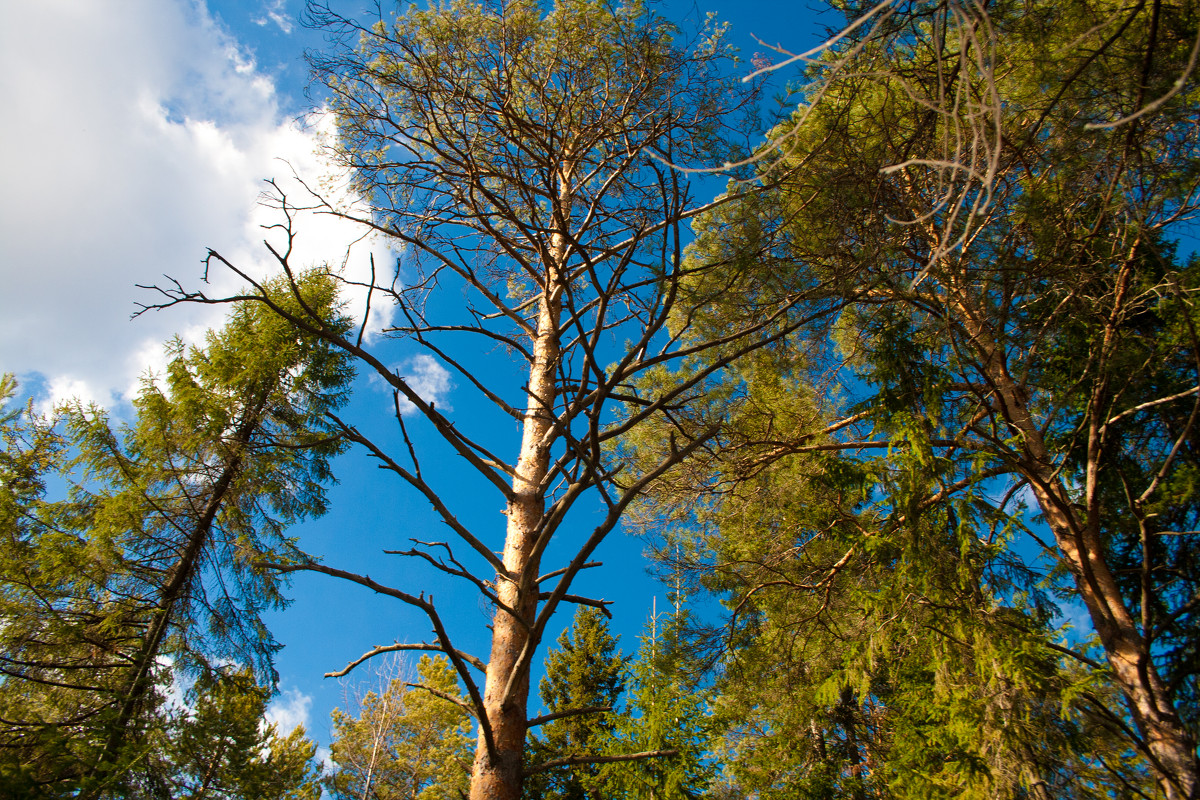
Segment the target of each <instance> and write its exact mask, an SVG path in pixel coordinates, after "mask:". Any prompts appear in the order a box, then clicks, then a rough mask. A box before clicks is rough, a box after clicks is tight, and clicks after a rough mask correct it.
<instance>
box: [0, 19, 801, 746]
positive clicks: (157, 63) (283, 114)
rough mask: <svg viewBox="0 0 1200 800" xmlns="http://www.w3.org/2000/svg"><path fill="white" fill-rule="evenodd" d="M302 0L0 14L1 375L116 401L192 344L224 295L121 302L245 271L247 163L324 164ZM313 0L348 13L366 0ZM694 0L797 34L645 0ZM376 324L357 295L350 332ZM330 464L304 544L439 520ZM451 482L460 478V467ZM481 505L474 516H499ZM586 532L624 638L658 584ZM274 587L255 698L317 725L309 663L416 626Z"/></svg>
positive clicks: (796, 43) (48, 394) (421, 383)
mask: <svg viewBox="0 0 1200 800" xmlns="http://www.w3.org/2000/svg"><path fill="white" fill-rule="evenodd" d="M302 5H303V4H302V3H301V2H299V0H261V1H260V2H251V3H236V2H224V1H214V2H210V3H207V4H206V3H203V2H187V1H186V0H179V2H175V1H172V2H161V1H160V0H143V1H141V2H119V3H118V2H111V3H87V4H83V3H71V2H61V3H57V2H46V3H37V4H22V5H21V6H20V7H19V8H15V9H12V10H10V11H9V23H10V24H7V25H5V26H4V30H3V31H2V32H0V59H2V60H3V70H2V71H0V75H2V77H0V96H2V97H3V100H4V104H5V107H6V108H7V109H8V111H9V119H10V120H12V124H10V125H7V126H5V129H4V131H3V133H0V136H2V137H3V145H4V147H3V152H4V154H5V155H4V156H3V158H4V169H5V174H6V176H7V183H8V187H9V191H8V192H6V194H5V199H4V201H3V202H4V208H3V212H2V213H0V243H2V244H0V248H2V250H0V276H2V279H3V291H0V320H3V322H2V323H0V324H3V325H4V326H5V327H4V330H3V332H2V335H0V369H3V370H6V371H13V372H16V373H17V374H18V375H19V376H20V377H21V378H22V380H23V382H24V388H25V389H26V390H27V391H29V392H31V393H32V394H33V396H34V398H35V401H36V402H38V403H40V404H43V405H46V404H49V403H50V402H52V401H55V400H61V399H64V398H67V397H72V396H73V397H79V398H80V399H82V400H84V401H94V402H98V403H100V404H102V405H105V406H107V407H109V408H110V409H111V410H112V412H113V414H114V415H116V416H117V417H118V418H119V417H121V416H122V415H123V414H128V413H129V409H130V407H129V402H130V400H131V399H132V398H133V397H134V396H135V394H136V387H137V381H138V379H139V377H140V376H141V375H142V374H144V372H145V371H146V370H147V369H157V370H161V369H162V368H163V367H164V365H165V362H164V361H163V356H162V348H161V343H162V342H163V341H164V340H165V339H167V338H168V337H169V336H170V335H172V334H176V333H177V334H179V335H181V336H182V337H183V338H184V340H185V341H193V342H194V341H198V340H199V338H200V336H201V334H202V332H203V331H204V330H206V329H207V328H208V327H210V326H212V325H213V324H215V323H216V322H217V321H219V319H220V316H221V313H222V311H221V309H219V308H215V309H214V308H205V307H189V308H181V309H176V310H174V311H172V312H170V313H158V314H146V315H143V316H142V317H140V318H139V319H138V320H136V321H134V322H130V321H129V315H130V312H131V311H132V310H133V309H134V303H135V301H138V300H146V299H147V298H146V296H145V293H144V292H140V291H139V290H137V289H135V288H134V285H135V284H152V283H154V282H156V280H159V276H160V275H161V274H163V273H169V274H171V275H173V276H175V277H178V278H180V279H181V280H185V281H188V280H191V281H195V280H196V279H198V278H199V276H200V274H201V271H202V266H201V264H200V260H201V259H202V257H203V255H204V253H205V252H206V248H207V247H209V246H212V247H214V248H217V249H219V250H220V251H221V252H222V254H224V255H226V256H227V257H229V258H230V259H231V260H233V261H235V262H236V263H238V264H240V265H242V266H246V267H248V268H249V269H251V270H252V271H257V272H255V273H254V274H265V272H266V270H267V269H268V268H269V266H270V264H269V261H268V259H269V255H268V254H267V253H266V251H265V250H263V248H262V247H261V244H260V242H261V239H262V238H263V235H264V232H263V230H262V229H261V227H260V226H261V225H263V224H270V223H272V222H274V221H275V219H274V218H273V217H272V216H271V212H270V211H268V210H266V209H263V208H262V207H260V206H258V205H257V204H256V203H257V200H258V197H259V194H260V193H261V192H262V191H263V189H264V185H263V183H262V181H263V179H266V178H275V179H277V180H278V182H279V184H280V186H281V187H283V188H284V189H285V190H289V189H294V188H295V187H294V184H289V181H290V180H292V179H293V176H294V175H298V176H301V177H303V178H305V179H308V180H316V179H319V177H320V176H321V175H322V174H323V173H324V172H325V171H327V166H326V165H325V164H323V163H322V162H321V161H320V159H319V158H318V156H317V155H316V149H317V141H318V137H319V136H320V135H321V134H322V133H325V134H328V133H329V130H330V129H329V123H328V121H327V120H325V121H321V120H318V121H317V122H316V123H315V124H313V125H309V126H307V127H305V126H299V125H297V124H296V122H295V120H296V118H297V117H298V116H299V115H302V114H304V113H305V112H306V111H308V110H309V109H310V107H311V105H312V103H313V102H318V103H319V102H322V97H321V95H320V94H319V93H317V94H314V95H313V96H312V97H311V98H309V97H306V96H305V89H306V87H307V83H308V66H307V64H306V63H305V62H304V60H303V57H302V56H303V51H304V49H305V48H318V49H319V48H322V47H324V46H325V42H324V41H323V40H322V36H321V35H320V34H319V33H317V32H314V31H311V30H308V29H306V28H304V27H303V26H301V25H300V24H299V22H298V18H299V16H300V13H301V11H302V10H303V8H302ZM333 5H334V7H335V8H336V9H337V10H339V11H340V12H342V13H345V14H347V15H349V16H353V15H356V14H358V13H359V12H360V11H363V10H364V9H362V8H359V5H365V4H355V3H349V2H345V3H335V4H333ZM710 10H711V11H715V12H717V13H718V15H719V18H720V19H722V20H727V21H729V22H730V23H731V29H730V32H729V37H728V38H729V41H730V42H732V43H734V44H736V45H737V46H739V47H740V48H741V49H742V52H743V56H744V57H746V58H747V60H749V57H750V56H751V55H752V54H753V53H755V52H757V51H763V50H765V48H764V47H762V45H760V44H758V43H756V42H755V41H754V40H753V39H752V38H750V34H758V35H759V36H760V37H762V38H764V39H768V40H769V41H771V42H772V43H774V42H778V43H779V44H781V45H783V46H785V47H789V48H792V49H796V48H798V47H800V46H803V45H806V44H810V43H811V42H812V40H813V38H814V37H813V29H814V21H813V19H812V18H811V17H810V15H809V13H808V12H807V11H805V10H804V8H803V7H802V5H801V4H794V3H783V2H779V3H776V2H770V3H752V4H747V3H717V4H713V5H712V7H711V8H710V7H700V6H697V5H694V4H686V3H682V2H678V3H670V4H665V5H662V6H659V7H658V13H661V14H663V15H665V16H667V17H668V18H670V19H672V20H676V21H679V22H680V24H681V26H682V27H683V28H684V29H685V30H686V29H688V28H689V27H694V26H695V25H697V24H699V23H700V22H702V18H703V15H704V14H705V13H706V12H708V11H710ZM39 30H45V31H49V30H53V31H54V41H55V57H54V58H51V59H47V58H46V57H45V51H44V49H43V46H44V42H42V44H39V39H38V37H36V36H31V35H29V34H30V32H31V31H39ZM748 69H749V66H748V65H747V70H748ZM298 231H299V235H298V237H297V240H296V253H295V255H294V261H295V263H298V264H304V263H310V262H322V261H333V262H335V263H340V262H341V261H342V259H345V260H346V274H347V275H348V276H350V277H352V278H354V277H357V278H359V279H365V278H366V276H367V275H368V274H369V270H370V262H371V256H374V258H375V261H376V263H377V264H380V265H383V264H390V263H391V262H392V260H393V256H392V255H391V254H390V253H389V252H388V250H387V246H386V244H385V243H383V242H381V241H380V240H378V239H375V240H365V241H359V237H360V236H361V232H360V231H359V230H358V229H356V228H355V227H353V226H349V225H345V224H343V223H340V222H338V221H337V220H334V219H330V218H310V219H305V220H304V221H303V223H302V225H300V226H298ZM347 254H348V255H347ZM208 278H209V279H210V280H211V281H212V284H211V285H210V286H208V287H206V289H207V290H208V291H211V292H212V293H213V294H218V293H220V292H222V291H225V292H228V291H232V290H234V289H236V288H237V287H238V285H239V279H238V278H237V277H236V276H233V275H231V274H229V273H226V272H222V271H219V270H212V271H211V272H210V273H209V275H208ZM348 299H349V303H350V311H351V313H355V314H357V313H360V311H359V309H361V307H362V304H363V300H364V299H365V298H362V297H357V298H356V297H350V298H348ZM392 321H393V320H390V319H388V318H387V316H386V311H384V310H382V309H378V308H377V309H376V310H375V311H374V312H373V316H372V319H371V320H370V322H369V326H368V330H367V336H368V337H369V336H370V335H371V334H372V332H374V331H378V330H379V329H380V328H381V327H383V326H384V325H385V324H387V323H389V322H392ZM390 357H392V358H394V359H395V360H394V362H393V363H391V364H389V367H392V368H394V369H397V370H399V371H400V372H401V373H402V374H405V375H407V376H409V379H410V384H411V385H412V386H413V388H414V389H416V390H417V391H418V392H419V393H420V395H421V396H422V397H424V398H425V399H427V400H430V401H433V402H435V403H436V405H437V406H438V407H439V408H441V409H444V410H445V411H446V412H447V413H450V412H454V413H455V414H459V415H465V416H470V415H471V414H472V413H473V412H472V409H471V407H470V406H469V405H464V403H467V402H469V401H468V400H466V395H465V394H464V393H463V392H461V391H456V389H457V388H458V386H457V383H458V381H457V380H456V379H455V378H454V377H452V376H451V375H450V373H449V372H448V371H447V370H446V369H445V367H443V366H442V365H440V364H438V363H437V362H436V361H435V360H434V359H432V358H430V357H429V356H428V355H427V354H422V353H419V352H416V351H406V350H397V351H395V352H394V354H393V355H391V356H390ZM381 388H382V387H381V386H380V385H378V381H377V380H372V379H370V378H363V379H361V383H360V386H359V391H358V392H357V399H356V401H355V402H356V403H358V404H361V405H362V407H364V408H367V409H370V408H371V407H372V406H374V407H375V408H376V409H377V410H378V417H379V419H380V431H378V432H382V429H383V428H385V427H386V425H387V420H388V418H389V414H390V413H391V410H392V408H391V404H392V400H391V398H390V397H389V396H388V393H387V392H385V391H381V390H380V389H381ZM456 404H457V405H456ZM393 427H394V425H393ZM413 435H414V437H420V436H422V435H424V434H423V433H422V431H420V430H419V429H415V430H414V431H413ZM426 468H427V469H428V470H429V471H430V472H431V473H434V474H435V475H436V474H437V473H438V472H441V473H442V477H447V476H453V475H455V473H456V467H455V465H454V464H453V463H449V462H447V463H438V464H432V465H426ZM335 470H336V472H337V474H338V475H339V478H340V480H341V485H340V486H339V487H337V488H336V489H335V490H334V491H333V492H332V494H331V505H332V509H333V511H332V512H331V514H330V515H329V516H327V517H325V518H324V519H322V520H320V521H319V522H316V523H313V524H310V525H306V526H304V527H301V528H299V529H298V531H297V532H298V533H299V535H300V536H301V539H302V544H303V546H305V547H306V548H309V549H311V550H312V551H313V552H315V553H318V554H322V553H325V552H329V551H331V550H333V549H335V548H336V549H338V550H341V551H343V552H345V549H346V543H347V542H349V541H353V540H355V539H356V538H357V537H356V536H355V533H356V532H358V531H362V530H372V531H379V532H381V533H383V534H385V535H389V536H393V537H394V538H397V539H399V540H400V541H401V542H403V541H404V537H406V536H407V535H409V534H408V533H405V531H407V530H418V529H422V528H424V529H429V528H430V527H432V526H434V525H436V524H437V523H436V522H434V521H432V520H431V519H430V518H429V516H428V511H427V510H426V509H425V508H424V507H423V505H422V503H421V502H420V501H419V500H417V499H414V498H410V497H403V496H401V495H402V493H401V492H399V491H397V492H396V494H395V495H394V496H392V497H388V498H386V500H384V501H382V502H381V501H380V500H379V498H378V497H377V495H374V494H371V495H370V497H368V492H367V489H366V484H368V483H370V482H371V481H372V480H374V477H375V476H374V467H373V465H370V464H368V463H366V461H365V459H363V458H361V456H352V457H349V458H345V459H342V460H341V461H339V462H338V463H337V465H336V466H335ZM463 491H464V492H465V493H469V492H471V491H474V489H473V488H472V487H471V486H470V485H469V484H468V485H464V487H463ZM500 511H501V508H500V507H499V506H497V507H496V508H481V509H479V510H478V513H479V514H480V515H486V514H494V515H495V517H496V519H499V518H500V515H499V512H500ZM606 547H607V548H608V549H607V551H606V552H602V553H600V554H599V556H598V557H600V558H601V559H602V560H605V561H607V562H609V570H608V572H607V573H606V576H607V577H604V578H599V577H597V578H596V579H589V578H588V576H587V575H586V573H585V575H584V577H583V578H582V579H581V583H582V587H583V590H586V591H590V590H591V589H595V590H596V592H597V593H598V594H600V595H603V596H604V597H605V598H606V599H614V600H618V601H619V602H618V604H617V606H615V609H614V610H615V612H616V622H615V629H616V630H617V631H621V632H624V633H625V634H627V636H628V635H629V634H632V633H635V632H636V631H638V630H639V629H640V627H641V625H642V623H643V622H644V617H645V614H646V611H647V608H648V606H649V601H650V598H651V597H652V596H653V594H655V593H656V592H659V591H660V589H659V588H658V587H657V586H656V585H655V584H654V583H653V582H652V581H650V580H649V579H648V578H646V576H645V575H644V570H643V566H642V564H641V563H640V560H639V558H638V555H639V552H640V548H641V545H640V543H637V542H629V541H622V540H620V538H619V537H618V538H617V539H613V540H612V541H611V542H610V543H609V544H608V545H606ZM378 551H379V547H378V546H376V545H373V544H372V545H368V546H365V547H362V548H361V549H356V548H351V550H350V552H349V557H348V558H347V560H346V561H343V562H342V564H343V565H344V566H346V567H347V568H350V569H364V570H370V571H372V574H376V573H379V574H385V573H387V572H390V573H391V574H392V575H393V576H396V577H397V579H399V580H403V581H408V580H411V581H412V582H413V583H414V585H415V584H416V583H417V582H420V581H427V580H428V578H430V577H431V574H428V573H423V572H422V570H420V568H419V567H417V566H416V565H414V564H405V565H403V566H397V565H392V564H388V563H387V562H381V561H380V558H382V556H380V555H379V552H378ZM613 576H620V577H619V578H618V579H615V580H614V578H613ZM589 580H594V583H592V584H591V585H589ZM292 594H293V595H294V596H295V597H296V603H295V605H294V606H293V607H292V608H291V609H290V610H289V611H288V612H286V613H284V614H282V615H279V616H278V617H277V618H276V619H274V620H272V628H273V630H274V632H275V634H276V636H277V637H278V638H279V640H280V641H282V642H283V643H284V644H285V645H287V647H286V648H285V650H284V651H283V653H282V654H281V656H280V659H279V662H278V663H279V669H280V672H281V676H282V682H281V685H282V688H283V694H282V695H281V697H280V698H278V699H277V700H276V701H275V703H274V705H273V709H274V713H275V714H276V716H277V718H279V719H282V720H286V722H287V723H290V722H291V721H293V720H296V721H299V720H306V721H307V722H308V724H309V728H310V730H311V731H312V733H313V734H314V735H315V736H316V737H318V738H319V739H324V738H325V737H326V736H327V732H328V728H327V725H328V723H327V720H328V710H329V709H330V708H331V707H332V706H334V705H336V704H337V703H338V702H340V695H341V692H340V688H339V687H338V686H337V685H336V683H335V682H334V681H330V680H324V681H323V680H322V679H321V678H320V675H321V674H322V673H323V672H325V671H328V670H333V669H338V668H340V667H341V666H342V665H343V664H344V663H345V662H346V661H347V660H349V659H351V658H353V657H355V656H357V655H358V654H359V653H361V652H362V651H363V650H364V649H366V648H367V647H369V646H370V645H373V644H381V643H387V642H390V641H392V640H395V639H401V640H405V639H409V640H417V639H419V638H421V637H422V636H423V635H424V631H425V629H426V627H427V626H426V624H425V622H424V621H423V620H420V619H418V618H416V617H415V616H414V615H410V614H407V613H405V612H404V611H403V610H397V609H394V608H389V609H388V611H387V612H386V614H380V613H378V612H377V611H375V610H374V609H376V608H377V606H375V605H373V600H372V598H371V597H370V595H369V593H365V592H360V591H354V590H353V589H351V590H349V591H347V590H346V589H343V588H342V587H340V586H336V585H333V584H332V583H331V582H329V581H323V580H319V579H311V578H307V577H300V578H297V579H296V580H295V582H294V587H293V590H292ZM623 596H624V597H627V598H628V599H627V600H625V599H624V597H623ZM447 599H449V597H448V598H447ZM469 603H471V604H473V603H474V601H473V600H472V601H469ZM485 612H486V609H484V608H482V607H476V606H474V605H467V606H466V607H460V608H457V609H455V614H456V615H457V616H460V617H463V618H466V619H471V620H474V621H476V622H479V623H482V622H483V621H484V618H485ZM553 633H554V632H552V635H553ZM467 644H479V643H470V642H468V643H467Z"/></svg>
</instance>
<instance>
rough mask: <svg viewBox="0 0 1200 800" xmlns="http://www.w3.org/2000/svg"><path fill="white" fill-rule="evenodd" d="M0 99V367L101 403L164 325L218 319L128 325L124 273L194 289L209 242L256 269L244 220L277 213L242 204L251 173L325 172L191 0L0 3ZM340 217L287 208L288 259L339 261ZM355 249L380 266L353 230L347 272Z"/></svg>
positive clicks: (254, 181)
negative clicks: (291, 245)
mask: <svg viewBox="0 0 1200 800" xmlns="http://www.w3.org/2000/svg"><path fill="white" fill-rule="evenodd" d="M281 8H282V6H280V5H279V4H275V5H272V6H269V7H268V12H267V13H268V15H269V14H270V13H271V10H272V9H273V10H275V11H278V12H280V13H282V12H281V11H280V9H281ZM277 24H278V23H277ZM37 32H44V33H45V35H44V36H42V35H37ZM49 42H52V43H53V48H52V50H53V52H52V54H51V53H50V51H48V50H47V45H48V43H49ZM0 103H2V104H3V105H2V107H3V108H4V109H5V112H6V114H5V123H4V125H3V126H2V127H0V169H2V170H3V173H2V174H3V175H4V176H5V185H6V189H7V191H6V192H5V193H4V197H3V199H2V200H0V371H12V372H16V373H18V375H22V374H23V375H26V376H30V375H32V374H34V373H37V374H40V375H41V376H42V379H43V380H42V381H40V383H43V384H44V385H46V386H48V387H50V389H51V392H52V393H53V392H68V393H76V394H79V395H81V396H83V397H85V398H87V399H89V400H95V401H97V402H101V403H103V404H105V405H111V404H112V403H113V402H114V401H115V400H116V399H118V398H119V397H120V396H122V395H124V396H126V397H127V396H128V394H129V393H130V392H131V391H133V390H135V388H136V386H137V381H138V378H139V376H140V375H141V374H143V373H144V372H145V370H146V369H147V368H148V367H151V366H154V365H156V364H158V365H161V356H159V355H157V354H158V353H159V351H160V349H161V343H162V342H163V341H165V340H166V339H167V338H168V337H169V336H170V335H172V334H174V333H176V332H179V333H180V334H181V335H182V336H183V337H184V338H185V341H195V340H196V338H197V337H198V336H200V335H201V332H202V331H203V330H205V329H206V328H207V327H209V326H211V325H213V324H214V323H216V322H218V321H219V320H220V318H221V315H222V313H223V309H222V308H221V307H201V306H187V307H177V308H174V309H170V310H168V311H163V312H152V313H148V314H145V315H143V316H141V317H139V318H138V319H137V320H134V321H130V314H131V313H132V312H133V311H134V310H135V302H137V301H141V302H152V301H153V300H154V299H155V297H154V295H153V294H152V293H151V292H148V291H145V290H139V289H137V288H135V286H134V284H139V283H140V284H154V283H159V282H162V281H163V277H162V276H163V274H164V273H165V274H169V275H171V276H173V277H176V278H178V279H179V280H180V281H181V282H182V283H183V284H184V286H186V287H188V288H193V289H194V288H200V287H201V286H202V284H201V281H200V277H201V272H202V267H201V264H200V261H201V259H202V258H203V256H204V254H205V252H206V248H207V247H208V246H212V247H214V248H215V249H217V250H218V251H220V252H221V253H222V254H223V255H225V256H226V257H228V258H230V260H231V261H234V262H235V263H237V264H239V265H240V266H243V267H245V268H246V269H247V271H248V272H249V273H250V274H252V275H256V276H261V275H263V274H266V272H267V271H268V270H270V269H271V266H272V265H271V263H270V256H269V254H268V253H267V252H266V251H265V249H264V248H263V247H262V244H261V241H262V239H263V238H264V231H263V229H262V228H261V226H262V225H263V224H269V223H270V222H274V221H277V217H275V216H273V215H272V214H271V213H270V212H269V211H268V210H267V209H264V208H262V207H261V206H260V205H258V202H257V201H258V198H259V195H260V193H261V192H262V190H263V187H264V184H263V183H262V180H263V179H264V178H267V177H272V176H277V177H279V178H280V179H281V185H283V186H285V187H287V189H288V191H289V192H293V191H296V190H297V189H298V187H297V186H296V185H295V184H294V183H293V182H290V176H291V174H292V170H293V169H294V170H295V171H296V173H297V174H299V175H302V176H304V177H305V178H306V179H308V180H309V181H311V182H314V183H315V182H317V181H318V180H320V179H321V178H322V177H323V176H324V175H325V174H326V173H327V172H328V169H327V167H326V165H325V164H324V163H323V162H322V160H321V159H320V158H319V157H318V155H317V152H316V150H317V140H316V136H317V134H316V131H315V130H313V129H303V128H300V127H298V126H296V125H295V124H294V123H292V122H291V121H290V120H287V119H285V118H284V116H283V114H282V112H281V110H280V106H279V103H278V99H277V97H276V90H275V87H274V85H273V83H272V81H271V80H270V79H269V78H267V77H265V76H264V75H263V74H261V73H260V72H259V71H258V69H257V67H256V65H255V63H254V60H253V58H252V56H251V55H250V53H249V52H248V51H247V50H246V48H244V47H243V46H242V45H240V44H239V43H238V42H237V41H235V40H234V39H233V38H232V36H231V35H230V34H229V33H228V32H226V31H224V30H223V29H222V28H221V27H220V26H219V25H218V24H217V23H216V22H214V20H213V18H212V17H211V16H210V15H209V14H208V12H207V10H206V9H205V7H204V5H203V4H202V3H195V4H193V3H189V2H187V0H107V1H98V2H88V3H80V2H74V1H72V0H40V1H39V2H37V3H21V4H17V5H16V6H14V7H13V8H12V9H10V10H9V12H8V15H7V17H6V21H5V25H4V26H2V29H0ZM280 159H283V160H282V161H281V160H280ZM285 161H286V162H287V163H285ZM289 164H290V167H289ZM351 227H352V226H350V225H349V224H348V223H344V222H339V221H337V220H334V219H332V218H328V217H327V218H321V219H303V220H301V221H300V222H299V223H298V238H297V250H296V253H295V256H294V258H293V264H294V265H295V266H304V265H306V264H308V263H312V262H318V261H322V260H329V261H331V262H332V263H334V264H335V265H336V264H341V263H342V262H343V260H344V259H345V258H346V252H347V248H348V247H349V246H350V245H351V243H352V242H354V241H355V240H356V239H357V238H358V237H359V236H360V234H361V232H360V231H359V230H352V229H351ZM368 248H371V249H373V250H374V251H375V252H376V261H377V262H379V263H383V264H387V263H390V261H391V258H390V256H388V255H387V253H386V248H385V247H384V246H383V245H382V244H381V243H379V242H363V243H361V244H359V245H357V246H356V248H355V250H354V251H353V253H352V255H351V256H350V258H349V260H348V262H347V263H348V270H349V271H351V272H352V273H353V274H354V276H357V277H360V278H361V277H362V276H364V275H366V274H367V270H368V269H369V268H368V267H367V253H368ZM209 278H210V280H211V282H212V283H211V285H210V286H203V288H204V289H205V290H206V291H207V292H209V293H210V294H213V295H216V294H220V293H223V292H229V291H231V290H235V289H236V288H238V286H239V284H240V279H238V278H236V277H235V276H232V275H230V274H228V272H227V271H226V272H221V271H217V270H214V271H213V273H212V274H211V275H210V276H209ZM361 307H362V302H361V301H360V302H357V303H352V305H351V309H352V310H353V311H356V312H358V311H360V310H361ZM384 311H386V310H385V309H377V310H376V311H375V312H373V314H372V316H373V319H372V325H371V328H372V329H373V330H378V329H379V328H380V327H381V326H382V325H383V324H385V323H386V321H387V319H386V316H385V315H384V314H383V313H378V312H384ZM38 382H39V381H33V383H38Z"/></svg>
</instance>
